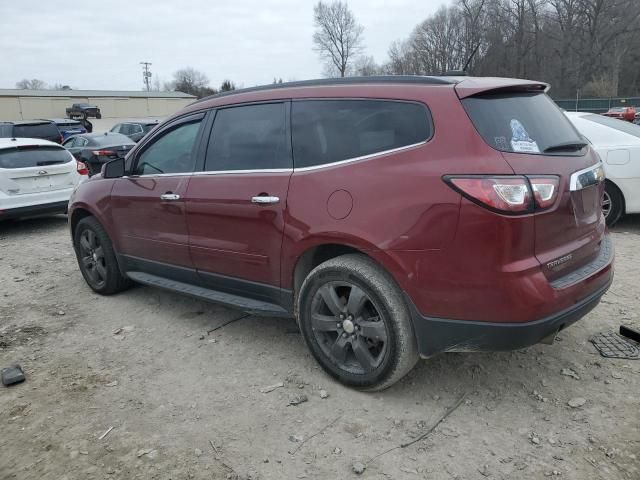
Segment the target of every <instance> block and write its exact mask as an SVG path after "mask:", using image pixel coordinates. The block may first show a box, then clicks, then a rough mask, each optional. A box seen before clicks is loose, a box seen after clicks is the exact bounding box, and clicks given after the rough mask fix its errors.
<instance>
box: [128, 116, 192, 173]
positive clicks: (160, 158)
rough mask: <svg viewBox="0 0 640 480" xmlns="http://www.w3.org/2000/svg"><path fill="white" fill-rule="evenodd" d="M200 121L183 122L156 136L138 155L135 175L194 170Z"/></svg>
mask: <svg viewBox="0 0 640 480" xmlns="http://www.w3.org/2000/svg"><path fill="white" fill-rule="evenodd" d="M200 122H201V120H196V121H193V122H189V123H183V124H181V125H179V126H177V127H175V128H173V129H171V130H169V131H168V132H165V133H163V134H161V135H160V136H159V137H158V138H156V139H155V140H154V141H153V143H152V144H151V145H150V146H148V147H147V148H146V149H145V151H144V152H142V154H141V155H140V156H138V161H137V164H136V169H135V172H134V175H157V174H163V173H187V172H192V171H193V168H194V166H195V146H196V137H197V136H198V131H199V129H200Z"/></svg>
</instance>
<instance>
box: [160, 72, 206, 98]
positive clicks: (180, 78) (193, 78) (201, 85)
mask: <svg viewBox="0 0 640 480" xmlns="http://www.w3.org/2000/svg"><path fill="white" fill-rule="evenodd" d="M165 90H174V91H176V92H183V93H189V94H191V95H195V96H196V97H205V96H207V95H213V94H214V93H217V91H216V90H215V89H213V88H210V87H209V78H208V77H207V76H206V75H205V74H204V73H202V72H200V71H198V70H196V69H195V68H193V67H185V68H181V69H180V70H177V71H176V72H174V74H173V81H171V82H169V83H165Z"/></svg>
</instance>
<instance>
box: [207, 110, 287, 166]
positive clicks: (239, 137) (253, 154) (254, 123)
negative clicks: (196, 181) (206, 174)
mask: <svg viewBox="0 0 640 480" xmlns="http://www.w3.org/2000/svg"><path fill="white" fill-rule="evenodd" d="M290 150H291V149H290V147H289V142H288V141H287V127H286V111H285V104H284V103H270V104H263V105H247V106H243V107H232V108H225V109H222V110H219V111H218V112H217V114H216V119H215V122H214V124H213V129H212V130H211V138H210V140H209V148H208V149H207V158H206V165H205V169H206V170H209V171H212V170H259V169H271V168H290V167H291V153H290Z"/></svg>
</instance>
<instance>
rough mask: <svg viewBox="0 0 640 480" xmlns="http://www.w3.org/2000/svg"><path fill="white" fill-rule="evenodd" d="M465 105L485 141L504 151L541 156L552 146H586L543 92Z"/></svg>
mask: <svg viewBox="0 0 640 480" xmlns="http://www.w3.org/2000/svg"><path fill="white" fill-rule="evenodd" d="M462 104H463V106H464V108H465V110H466V111H467V114H468V115H469V117H470V118H471V121H472V122H473V125H474V126H475V127H476V130H477V131H478V133H480V135H481V136H482V138H484V141H485V142H487V143H488V144H489V145H490V146H491V147H493V148H495V149H496V150H500V151H501V152H514V153H531V154H541V153H544V152H545V150H547V149H548V148H550V147H557V146H558V145H562V144H570V143H574V144H580V143H584V140H583V139H582V137H581V136H580V134H579V133H578V132H577V130H576V129H575V128H574V127H573V125H571V122H569V120H568V119H567V118H566V117H565V115H564V114H563V113H562V111H561V110H560V109H559V108H558V107H557V106H556V104H555V103H554V102H553V100H551V99H550V98H549V97H548V96H547V95H546V94H544V93H506V94H489V95H480V96H476V97H469V98H465V99H464V100H462ZM577 153H580V152H579V151H578V152H577ZM563 154H564V153H563Z"/></svg>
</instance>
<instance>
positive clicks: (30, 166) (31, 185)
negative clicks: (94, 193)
mask: <svg viewBox="0 0 640 480" xmlns="http://www.w3.org/2000/svg"><path fill="white" fill-rule="evenodd" d="M85 172H86V167H85V165H84V164H83V163H79V162H77V161H76V159H75V158H74V157H73V155H71V153H69V152H68V151H67V150H66V149H65V148H64V147H62V146H61V145H58V144H57V143H53V142H49V141H47V140H41V139H37V138H0V221H1V220H5V219H9V218H19V217H25V216H31V215H40V214H44V213H64V212H66V211H67V205H68V203H69V197H71V193H72V192H73V190H74V189H75V188H76V187H77V186H78V184H79V183H80V182H81V180H82V178H83V175H82V174H83V173H84V174H85V175H86V173H88V172H86V173H85ZM84 178H86V177H84Z"/></svg>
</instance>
